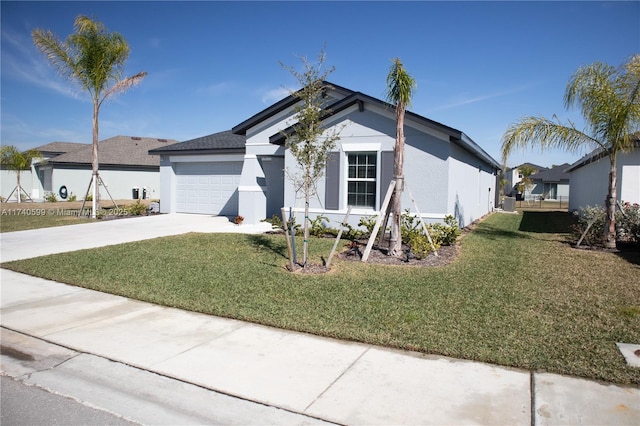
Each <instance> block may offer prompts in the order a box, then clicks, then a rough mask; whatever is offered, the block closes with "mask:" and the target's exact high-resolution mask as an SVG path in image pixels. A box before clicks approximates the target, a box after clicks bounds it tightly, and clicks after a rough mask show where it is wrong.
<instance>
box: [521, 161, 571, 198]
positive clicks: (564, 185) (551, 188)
mask: <svg viewBox="0 0 640 426" xmlns="http://www.w3.org/2000/svg"><path fill="white" fill-rule="evenodd" d="M567 167H569V163H565V164H562V165H560V166H553V167H551V168H550V169H544V170H540V171H538V172H537V173H534V174H532V175H531V176H530V178H531V181H532V182H533V187H532V189H531V195H532V196H534V197H542V198H544V199H545V200H560V201H566V200H568V199H569V178H570V175H569V173H566V172H565V169H566V168H567Z"/></svg>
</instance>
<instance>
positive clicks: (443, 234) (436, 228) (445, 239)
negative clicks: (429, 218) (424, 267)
mask: <svg viewBox="0 0 640 426" xmlns="http://www.w3.org/2000/svg"><path fill="white" fill-rule="evenodd" d="M431 230H432V231H433V232H432V234H431V235H432V236H434V237H435V238H434V240H438V241H439V242H440V244H442V245H443V246H450V245H452V244H455V242H456V240H457V239H458V237H459V236H460V234H461V233H462V231H460V228H459V227H458V221H457V220H456V219H455V218H454V217H453V216H451V215H450V214H449V215H446V216H445V217H444V224H442V223H435V224H434V225H433V226H431Z"/></svg>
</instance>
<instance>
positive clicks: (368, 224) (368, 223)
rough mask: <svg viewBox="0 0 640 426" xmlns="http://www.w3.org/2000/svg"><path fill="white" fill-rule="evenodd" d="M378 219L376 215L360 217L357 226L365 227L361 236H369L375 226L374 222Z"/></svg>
mask: <svg viewBox="0 0 640 426" xmlns="http://www.w3.org/2000/svg"><path fill="white" fill-rule="evenodd" d="M377 221H378V216H363V217H361V218H360V221H359V222H358V226H364V228H365V229H366V233H365V235H363V236H367V237H368V236H370V235H371V233H372V232H373V228H375V226H376V222H377Z"/></svg>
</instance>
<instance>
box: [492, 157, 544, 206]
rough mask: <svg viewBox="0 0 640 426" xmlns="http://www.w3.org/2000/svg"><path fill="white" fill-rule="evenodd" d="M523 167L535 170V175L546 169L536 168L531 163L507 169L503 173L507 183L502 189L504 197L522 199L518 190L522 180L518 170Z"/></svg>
mask: <svg viewBox="0 0 640 426" xmlns="http://www.w3.org/2000/svg"><path fill="white" fill-rule="evenodd" d="M524 166H529V167H533V168H534V169H535V170H536V172H535V173H538V172H541V171H543V170H547V168H546V167H542V166H538V165H537V164H533V163H522V164H520V165H519V166H516V167H513V168H511V169H507V170H506V171H505V173H504V178H505V179H506V180H507V183H506V184H505V185H504V188H502V191H503V193H504V195H507V196H510V197H517V198H518V199H522V198H523V195H522V192H521V191H519V189H518V184H519V183H520V181H522V178H523V176H522V173H520V168H521V167H524Z"/></svg>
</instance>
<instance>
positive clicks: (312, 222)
mask: <svg viewBox="0 0 640 426" xmlns="http://www.w3.org/2000/svg"><path fill="white" fill-rule="evenodd" d="M325 221H327V222H328V221H329V218H328V217H326V216H324V215H321V214H319V215H317V216H316V217H315V218H314V219H309V235H312V236H314V237H322V236H323V235H324V234H325V233H327V232H328V229H329V228H327V226H326V225H325Z"/></svg>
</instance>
